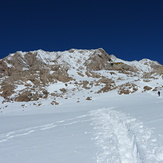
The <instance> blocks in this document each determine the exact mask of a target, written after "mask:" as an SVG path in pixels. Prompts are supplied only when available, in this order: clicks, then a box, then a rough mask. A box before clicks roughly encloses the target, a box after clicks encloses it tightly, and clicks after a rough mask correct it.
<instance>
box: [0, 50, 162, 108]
mask: <svg viewBox="0 0 163 163" xmlns="http://www.w3.org/2000/svg"><path fill="white" fill-rule="evenodd" d="M162 70H163V66H162V65H160V64H159V63H158V62H155V61H151V60H149V59H143V60H141V61H132V62H128V61H123V60H121V59H118V58H116V57H115V56H114V55H108V54H107V53H106V52H105V50H103V49H102V48H100V49H94V50H77V49H70V50H69V51H64V52H46V51H43V50H37V51H30V52H21V51H18V52H16V53H13V54H10V55H9V56H7V57H6V58H3V59H1V60H0V96H2V97H3V98H4V102H9V101H17V102H22V101H26V102H28V101H37V100H39V99H42V98H44V99H46V98H52V99H53V100H52V104H53V105H56V104H57V105H58V103H57V102H56V101H55V100H57V98H65V99H66V98H71V97H72V96H75V92H76V91H82V90H87V91H88V93H105V92H108V91H112V90H117V93H118V94H129V93H134V92H136V91H157V90H158V89H161V88H162V85H161V84H159V82H160V80H162V75H163V71H162ZM150 82H155V83H156V87H155V88H153V87H151V86H150ZM140 83H141V84H140ZM86 99H87V100H88V99H89V100H91V98H90V97H88V98H86Z"/></svg>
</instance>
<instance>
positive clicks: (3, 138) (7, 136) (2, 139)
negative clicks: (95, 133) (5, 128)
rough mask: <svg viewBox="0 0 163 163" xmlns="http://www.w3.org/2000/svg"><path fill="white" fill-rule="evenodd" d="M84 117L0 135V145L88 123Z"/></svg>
mask: <svg viewBox="0 0 163 163" xmlns="http://www.w3.org/2000/svg"><path fill="white" fill-rule="evenodd" d="M86 117H88V115H82V116H78V117H76V118H70V119H65V120H60V121H56V122H54V123H50V124H45V125H40V126H34V127H30V128H25V129H20V130H15V131H11V132H8V133H4V134H0V143H3V142H6V141H8V140H10V139H13V138H17V137H20V136H25V135H29V134H32V133H33V132H37V131H44V130H49V129H53V128H55V127H62V126H68V125H73V124H76V123H84V122H88V121H90V120H89V119H85V118H86Z"/></svg>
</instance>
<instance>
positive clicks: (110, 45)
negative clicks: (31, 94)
mask: <svg viewBox="0 0 163 163" xmlns="http://www.w3.org/2000/svg"><path fill="white" fill-rule="evenodd" d="M0 45H1V46H0V58H4V57H5V56H7V55H9V54H10V53H14V52H16V51H33V50H38V49H42V50H45V51H64V50H69V49H71V48H75V49H97V48H103V49H104V50H105V51H106V52H107V53H108V54H114V55H115V56H116V57H118V58H120V59H124V60H127V61H132V60H141V59H143V58H148V59H152V60H156V61H158V62H159V63H161V64H163V0H155V1H154V0H80V1H77V0H23V1H22V0H2V1H1V2H0Z"/></svg>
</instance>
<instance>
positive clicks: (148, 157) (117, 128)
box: [90, 109, 163, 163]
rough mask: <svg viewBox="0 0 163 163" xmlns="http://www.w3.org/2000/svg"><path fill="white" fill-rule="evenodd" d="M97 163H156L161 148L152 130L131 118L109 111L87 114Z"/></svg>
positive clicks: (161, 155) (162, 151)
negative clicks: (90, 118) (95, 149)
mask: <svg viewBox="0 0 163 163" xmlns="http://www.w3.org/2000/svg"><path fill="white" fill-rule="evenodd" d="M90 114H91V116H92V121H93V123H92V125H93V126H94V130H95V137H94V140H95V142H96V144H97V147H98V148H99V152H98V153H97V156H96V157H97V158H96V159H97V163H160V162H163V148H162V147H161V145H159V144H158V141H157V139H155V138H154V137H153V135H152V130H149V129H147V128H145V127H144V126H143V123H141V122H138V121H137V120H136V119H135V118H132V117H130V116H128V115H125V114H123V113H121V112H118V111H115V110H113V109H98V110H94V111H91V113H90Z"/></svg>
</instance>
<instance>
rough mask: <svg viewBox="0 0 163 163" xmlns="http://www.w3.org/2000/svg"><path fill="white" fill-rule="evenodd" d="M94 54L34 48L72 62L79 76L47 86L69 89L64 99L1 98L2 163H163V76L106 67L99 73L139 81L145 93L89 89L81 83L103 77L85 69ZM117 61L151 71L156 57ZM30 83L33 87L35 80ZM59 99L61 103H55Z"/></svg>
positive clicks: (50, 60) (45, 57)
mask: <svg viewBox="0 0 163 163" xmlns="http://www.w3.org/2000/svg"><path fill="white" fill-rule="evenodd" d="M73 50H74V49H72V51H73ZM93 52H94V51H93V50H90V51H89V50H88V51H86V52H85V53H83V55H81V54H82V50H75V51H74V52H73V53H72V52H71V51H65V52H44V51H43V50H38V51H33V52H32V53H37V57H38V58H39V59H40V60H41V61H43V62H44V63H46V64H55V62H57V63H58V64H65V65H67V63H68V64H69V65H71V66H72V67H71V69H69V70H68V73H69V75H70V76H72V77H74V78H75V79H76V80H75V81H71V82H68V83H62V82H56V83H53V84H49V85H47V86H46V88H45V89H47V91H48V92H49V93H55V92H57V93H60V92H61V89H63V88H64V89H65V90H66V91H67V92H66V93H65V94H63V95H62V97H60V96H58V97H54V96H51V97H49V98H47V99H39V100H38V101H30V102H7V103H5V102H2V101H3V100H4V99H3V98H2V97H0V102H1V103H0V162H2V163H9V162H13V163H22V162H23V163H45V162H47V163H67V162H68V163H163V125H162V124H163V110H162V109H163V108H162V105H163V95H162V93H163V92H162V89H161V88H162V78H161V77H159V76H156V75H155V76H154V79H155V80H153V79H152V78H150V79H149V81H148V82H144V81H143V79H140V77H139V76H134V73H133V74H132V75H130V76H128V75H126V74H122V73H119V72H118V71H108V70H102V71H98V73H99V74H101V75H103V76H106V77H108V78H109V79H112V80H113V81H115V84H116V86H118V85H121V84H124V83H127V82H130V83H136V85H137V86H138V87H139V91H137V92H136V93H133V94H129V95H118V94H117V91H118V90H113V91H110V92H107V93H101V94H97V93H95V92H97V91H98V90H99V89H101V88H102V87H103V85H104V84H103V85H102V84H101V85H99V86H96V87H94V86H92V87H91V86H90V87H91V88H90V89H83V88H82V86H80V85H76V84H75V82H80V81H81V82H82V81H85V80H87V81H89V82H92V83H93V82H94V81H95V80H99V78H97V79H96V78H92V77H87V76H86V75H85V69H84V67H83V63H84V61H85V60H86V59H88V58H89V56H90V54H91V53H93ZM19 53H22V54H23V55H24V54H25V53H24V52H19ZM11 57H12V55H11ZM54 60H55V62H54ZM65 61H66V63H65ZM114 61H116V62H124V63H126V64H129V65H135V66H136V67H137V68H139V70H140V71H146V72H148V71H149V70H150V69H149V67H150V66H149V65H148V64H147V63H150V60H141V61H133V62H127V61H123V60H120V59H117V58H116V57H114ZM155 64H157V63H155ZM73 67H75V68H73ZM81 67H82V69H81ZM78 68H80V71H77V70H76V69H78ZM78 72H79V73H81V74H82V75H79V74H78ZM111 72H112V74H111ZM113 72H114V73H113ZM50 73H53V72H52V71H51V72H50ZM120 78H121V79H123V80H120ZM26 84H27V85H30V86H31V87H32V86H33V83H32V82H31V81H27V82H26ZM144 86H150V87H152V88H155V87H158V88H159V90H160V92H161V96H160V97H158V95H157V92H154V91H148V92H144V89H143V87H144ZM22 89H25V87H24V85H17V88H16V90H15V91H17V92H16V93H18V92H19V91H20V90H22ZM142 92H143V93H142ZM87 97H91V99H92V100H86V98H87ZM53 100H55V101H56V102H57V103H58V105H52V104H51V102H52V101H53Z"/></svg>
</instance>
